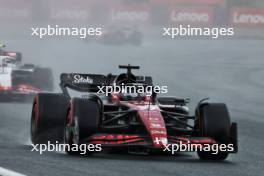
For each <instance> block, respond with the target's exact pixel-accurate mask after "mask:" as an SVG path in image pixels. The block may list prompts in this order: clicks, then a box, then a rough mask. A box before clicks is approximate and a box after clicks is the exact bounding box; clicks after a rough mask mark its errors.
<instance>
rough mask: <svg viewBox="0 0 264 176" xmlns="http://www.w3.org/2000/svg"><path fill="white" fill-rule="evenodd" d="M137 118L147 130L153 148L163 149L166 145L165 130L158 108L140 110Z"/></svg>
mask: <svg viewBox="0 0 264 176" xmlns="http://www.w3.org/2000/svg"><path fill="white" fill-rule="evenodd" d="M139 116H140V117H141V119H142V121H143V123H144V125H145V127H146V129H147V130H148V133H149V135H150V137H151V139H152V143H153V146H154V147H157V148H161V147H164V145H166V144H167V143H168V139H167V130H166V126H165V122H164V119H163V116H162V115H161V113H160V110H159V108H153V109H152V110H141V111H139Z"/></svg>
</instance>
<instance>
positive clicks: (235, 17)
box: [231, 8, 264, 27]
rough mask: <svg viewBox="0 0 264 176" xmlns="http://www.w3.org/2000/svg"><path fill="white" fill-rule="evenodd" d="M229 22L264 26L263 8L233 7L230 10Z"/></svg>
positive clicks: (248, 25)
mask: <svg viewBox="0 0 264 176" xmlns="http://www.w3.org/2000/svg"><path fill="white" fill-rule="evenodd" d="M231 24H232V25H236V26H245V27H250V26H252V27H254V26H255V27H256V26H264V8H261V9H257V8H255V9H253V8H234V9H232V11H231Z"/></svg>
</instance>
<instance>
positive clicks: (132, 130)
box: [31, 65, 237, 160]
mask: <svg viewBox="0 0 264 176" xmlns="http://www.w3.org/2000/svg"><path fill="white" fill-rule="evenodd" d="M120 68H125V69H127V73H122V74H120V75H112V74H109V75H107V76H104V75H98V74H79V73H69V74H67V73H64V74H61V83H60V86H61V88H62V92H63V93H39V94H38V95H37V96H36V97H35V100H34V104H33V110H32V116H31V139H32V142H33V143H34V144H42V143H49V142H51V143H58V142H61V143H66V144H68V145H69V146H72V145H73V144H77V145H80V144H100V145H101V146H102V148H104V147H111V148H114V147H121V148H127V149H128V151H129V152H131V153H140V154H141V153H149V152H151V151H164V148H165V147H167V146H169V144H179V143H189V144H200V146H201V147H203V146H204V145H213V144H219V145H221V144H225V145H232V146H233V150H232V151H220V152H218V153H217V154H214V153H212V152H211V151H203V150H199V151H198V155H199V157H200V158H201V159H213V160H224V159H226V158H227V156H228V154H229V153H236V152H237V125H236V123H231V120H230V117H229V113H228V110H227V107H226V105H225V104H223V103H209V102H207V101H205V100H203V101H201V102H200V103H199V104H198V105H197V108H196V111H195V115H189V110H188V107H187V104H188V102H189V100H188V99H184V98H175V97H157V95H156V94H155V93H153V94H152V95H151V96H148V95H146V94H144V93H142V94H140V93H138V94H135V93H129V92H126V93H123V92H121V93H111V94H109V95H101V94H99V93H98V90H99V89H101V88H102V87H104V88H105V89H107V86H111V85H121V86H128V85H129V86H131V85H133V86H136V87H137V86H141V87H142V86H143V87H149V86H153V85H152V78H151V77H148V76H135V75H134V74H132V73H131V69H139V67H138V66H130V65H128V66H120ZM68 88H70V89H73V90H77V91H79V92H82V93H88V94H87V95H86V96H82V97H81V98H77V97H71V96H70V93H69V91H68ZM57 141H58V142H57ZM67 152H68V153H69V154H75V153H76V152H77V153H78V151H73V150H71V148H68V149H67Z"/></svg>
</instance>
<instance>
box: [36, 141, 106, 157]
mask: <svg viewBox="0 0 264 176" xmlns="http://www.w3.org/2000/svg"><path fill="white" fill-rule="evenodd" d="M31 147H32V149H31V151H32V152H39V154H41V155H42V154H43V153H44V152H54V151H55V152H66V151H69V150H71V151H73V152H79V153H80V154H81V155H85V154H87V153H89V152H100V151H102V146H101V144H79V145H78V144H72V145H69V144H60V143H59V142H58V141H56V142H55V144H54V143H51V142H50V141H48V143H47V144H31Z"/></svg>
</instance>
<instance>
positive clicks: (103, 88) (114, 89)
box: [97, 83, 168, 96]
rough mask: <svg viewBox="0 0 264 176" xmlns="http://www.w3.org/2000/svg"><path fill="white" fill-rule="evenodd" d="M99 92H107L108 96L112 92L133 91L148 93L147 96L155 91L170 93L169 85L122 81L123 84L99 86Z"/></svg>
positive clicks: (156, 92)
mask: <svg viewBox="0 0 264 176" xmlns="http://www.w3.org/2000/svg"><path fill="white" fill-rule="evenodd" d="M97 87H98V89H99V90H98V91H97V93H98V94H105V95H106V96H108V95H110V94H111V93H117V94H119V93H123V94H126V93H131V94H146V95H147V96H151V95H152V94H153V93H155V94H160V93H164V94H166V93H168V86H144V85H140V84H139V85H125V84H124V83H122V84H121V85H116V84H113V85H111V86H97Z"/></svg>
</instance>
